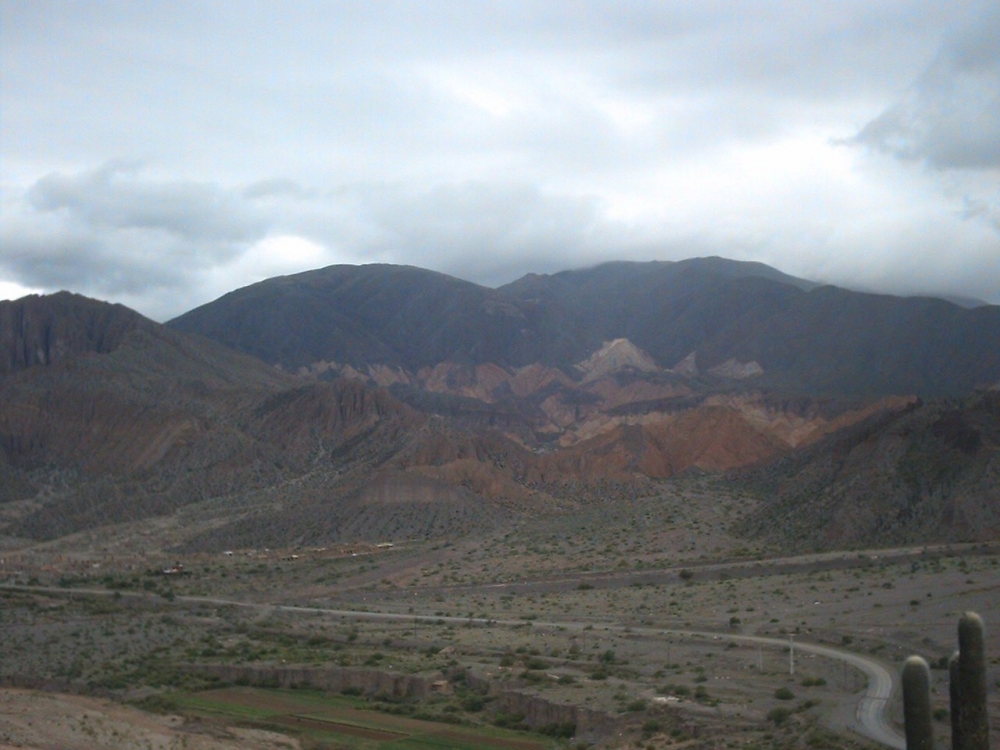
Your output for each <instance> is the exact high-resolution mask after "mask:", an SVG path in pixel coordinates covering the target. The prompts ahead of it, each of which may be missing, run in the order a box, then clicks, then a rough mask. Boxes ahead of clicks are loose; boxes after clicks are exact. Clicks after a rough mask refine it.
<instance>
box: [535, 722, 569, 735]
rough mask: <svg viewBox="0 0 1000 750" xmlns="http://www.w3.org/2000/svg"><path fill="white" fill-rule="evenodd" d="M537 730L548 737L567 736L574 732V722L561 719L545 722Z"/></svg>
mask: <svg viewBox="0 0 1000 750" xmlns="http://www.w3.org/2000/svg"><path fill="white" fill-rule="evenodd" d="M538 731H539V732H541V733H542V734H544V735H548V736H549V737H565V738H569V737H572V736H573V735H574V734H576V722H573V721H563V722H559V723H556V724H546V725H545V726H544V727H542V728H541V729H539V730H538Z"/></svg>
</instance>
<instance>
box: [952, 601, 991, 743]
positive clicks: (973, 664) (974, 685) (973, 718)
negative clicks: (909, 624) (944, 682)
mask: <svg viewBox="0 0 1000 750" xmlns="http://www.w3.org/2000/svg"><path fill="white" fill-rule="evenodd" d="M985 641H986V635H985V632H984V628H983V621H982V618H980V617H979V615H977V614H976V613H975V612H966V613H965V614H964V615H962V618H961V619H960V620H959V621H958V690H957V695H958V704H957V705H956V704H955V703H954V702H952V707H951V710H952V711H953V712H957V713H958V726H959V729H960V733H959V736H958V737H957V738H956V737H954V736H953V737H952V747H953V748H954V750H989V748H990V728H989V718H988V717H987V715H986V653H985V646H984V644H985ZM953 694H954V693H953ZM956 740H957V741H956Z"/></svg>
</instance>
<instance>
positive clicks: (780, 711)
mask: <svg viewBox="0 0 1000 750" xmlns="http://www.w3.org/2000/svg"><path fill="white" fill-rule="evenodd" d="M791 715H792V712H791V711H789V710H788V709H787V708H784V707H783V706H779V707H778V708H772V709H771V710H770V711H768V712H767V718H768V721H773V722H774V723H775V725H776V726H780V725H781V724H784V723H785V721H786V720H787V719H788V717H789V716H791Z"/></svg>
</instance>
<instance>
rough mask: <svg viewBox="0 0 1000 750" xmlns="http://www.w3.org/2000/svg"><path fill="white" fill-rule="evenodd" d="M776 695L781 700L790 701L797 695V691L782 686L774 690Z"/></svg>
mask: <svg viewBox="0 0 1000 750" xmlns="http://www.w3.org/2000/svg"><path fill="white" fill-rule="evenodd" d="M774 697H775V698H777V699H778V700H779V701H790V700H791V699H792V698H794V697H795V693H793V692H792V691H791V690H789V689H788V688H786V687H780V688H778V689H777V690H775V691H774Z"/></svg>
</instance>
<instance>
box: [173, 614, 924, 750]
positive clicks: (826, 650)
mask: <svg viewBox="0 0 1000 750" xmlns="http://www.w3.org/2000/svg"><path fill="white" fill-rule="evenodd" d="M180 598H182V597H178V599H180ZM184 598H187V599H190V600H195V599H196V597H184ZM201 601H205V602H206V603H216V604H236V605H238V606H246V604H245V603H240V602H231V601H224V600H217V599H203V600H201ZM259 606H271V605H259ZM273 606H274V608H275V609H278V610H282V611H286V612H289V611H291V612H309V613H321V614H328V615H335V616H339V617H353V618H356V619H367V620H405V621H408V622H414V621H416V622H434V623H437V622H446V623H454V624H472V625H483V626H489V625H494V626H496V625H499V626H511V625H525V624H527V623H529V622H530V623H531V624H532V625H533V626H534V627H543V628H564V629H567V630H582V629H583V628H584V627H586V626H587V625H588V624H593V623H582V622H548V621H541V620H531V621H526V620H492V619H486V618H479V617H455V616H452V615H442V616H437V615H416V614H399V613H395V612H360V611H357V610H350V609H325V608H322V607H299V606H284V605H273ZM600 627H603V628H604V629H605V630H612V631H617V632H626V631H627V632H628V633H630V634H632V635H645V636H676V637H679V638H685V637H687V638H719V639H725V640H730V641H734V642H737V643H755V644H756V643H759V644H762V645H766V646H772V647H777V648H784V647H785V646H786V645H787V643H788V642H787V641H786V640H784V639H782V638H768V637H765V636H758V635H737V634H734V633H716V632H709V631H698V630H666V629H661V628H649V627H635V626H626V625H610V624H605V625H601V626H600ZM795 648H796V649H797V650H799V651H805V652H807V653H811V654H816V655H817V656H823V657H826V658H828V659H834V660H839V661H843V662H847V663H848V664H850V665H851V666H852V667H855V668H856V669H858V670H860V671H861V672H863V673H864V674H865V676H866V677H867V678H868V687H867V689H866V690H865V694H864V696H862V698H861V700H860V701H859V703H858V708H857V711H856V712H855V718H856V720H857V724H856V726H854V727H852V728H853V729H854V731H856V732H857V733H858V734H861V735H863V736H865V737H867V738H869V739H871V740H874V741H875V742H878V743H879V744H881V745H885V746H886V747H891V748H894V749H895V750H906V740H905V738H904V737H903V736H902V735H900V734H898V733H897V732H896V731H895V730H894V729H893V728H892V726H891V725H890V724H889V722H888V719H887V718H886V709H887V707H888V702H889V698H890V696H891V695H892V690H893V676H892V673H891V672H890V671H889V670H888V669H886V668H885V667H884V666H882V665H881V664H880V663H879V662H877V661H875V660H874V659H869V658H868V657H865V656H862V655H860V654H856V653H853V652H851V651H845V650H843V649H839V648H831V647H830V646H820V645H818V644H814V643H802V642H796V643H795Z"/></svg>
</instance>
